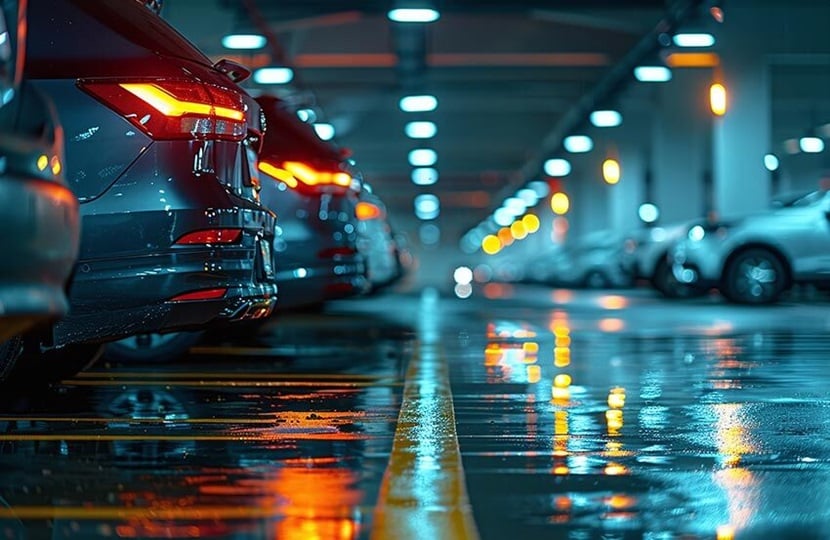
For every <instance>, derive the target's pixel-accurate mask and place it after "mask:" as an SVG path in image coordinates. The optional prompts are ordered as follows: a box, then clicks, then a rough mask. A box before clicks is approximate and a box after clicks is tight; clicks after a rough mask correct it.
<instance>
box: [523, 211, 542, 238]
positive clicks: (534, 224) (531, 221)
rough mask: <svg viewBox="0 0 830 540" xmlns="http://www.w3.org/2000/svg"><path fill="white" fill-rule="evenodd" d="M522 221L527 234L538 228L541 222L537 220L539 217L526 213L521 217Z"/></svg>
mask: <svg viewBox="0 0 830 540" xmlns="http://www.w3.org/2000/svg"><path fill="white" fill-rule="evenodd" d="M522 223H524V225H525V229H527V232H528V233H529V234H533V233H535V232H536V231H538V230H539V227H540V226H541V223H540V222H539V218H538V217H537V216H536V215H535V214H527V215H526V216H525V217H523V218H522Z"/></svg>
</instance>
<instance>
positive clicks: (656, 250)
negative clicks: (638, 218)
mask: <svg viewBox="0 0 830 540" xmlns="http://www.w3.org/2000/svg"><path fill="white" fill-rule="evenodd" d="M701 223H703V220H694V221H689V222H683V223H675V224H672V225H667V226H665V227H647V228H642V229H637V230H635V231H632V232H631V233H629V234H628V235H627V237H626V239H625V244H624V246H625V249H624V252H625V254H624V261H625V262H624V265H625V266H626V268H627V270H628V272H629V273H630V274H631V276H632V277H633V279H634V280H645V281H648V283H649V284H651V286H652V287H654V288H655V289H656V290H657V291H658V292H660V294H662V295H663V296H665V297H667V298H691V297H695V296H700V295H702V294H705V292H706V289H705V288H701V287H697V286H695V285H694V284H691V283H681V282H679V281H677V279H676V278H675V277H674V273H673V272H672V268H671V265H670V264H669V262H668V254H669V251H670V250H671V248H672V246H674V244H675V243H676V242H678V241H679V240H681V239H682V238H684V237H685V236H686V234H687V233H688V232H689V229H691V228H692V227H694V226H695V225H698V224H701Z"/></svg>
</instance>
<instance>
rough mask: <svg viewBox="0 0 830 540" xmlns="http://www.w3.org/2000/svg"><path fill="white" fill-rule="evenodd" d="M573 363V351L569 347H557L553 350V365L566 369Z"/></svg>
mask: <svg viewBox="0 0 830 540" xmlns="http://www.w3.org/2000/svg"><path fill="white" fill-rule="evenodd" d="M570 363H571V349H569V348H568V347H556V348H555V349H553V365H554V366H556V367H565V366H568V365H570Z"/></svg>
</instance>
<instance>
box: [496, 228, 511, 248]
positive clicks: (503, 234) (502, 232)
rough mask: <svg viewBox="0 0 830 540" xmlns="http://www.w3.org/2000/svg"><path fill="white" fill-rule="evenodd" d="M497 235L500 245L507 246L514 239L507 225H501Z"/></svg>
mask: <svg viewBox="0 0 830 540" xmlns="http://www.w3.org/2000/svg"><path fill="white" fill-rule="evenodd" d="M498 236H499V240H500V241H501V245H502V246H509V245H511V244H513V242H514V241H515V239H514V238H513V233H512V232H510V228H509V227H502V228H501V229H499V232H498Z"/></svg>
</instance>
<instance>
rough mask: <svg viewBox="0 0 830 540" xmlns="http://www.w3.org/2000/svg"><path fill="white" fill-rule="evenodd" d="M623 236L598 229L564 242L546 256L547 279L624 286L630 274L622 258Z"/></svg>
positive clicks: (571, 283)
mask: <svg viewBox="0 0 830 540" xmlns="http://www.w3.org/2000/svg"><path fill="white" fill-rule="evenodd" d="M623 249H624V243H623V239H622V237H621V236H620V235H619V234H616V233H614V232H613V231H598V232H595V233H591V234H589V235H587V236H585V237H583V238H581V239H579V240H576V241H574V242H572V243H568V244H566V245H565V246H564V247H563V248H562V249H560V250H559V251H558V252H557V253H556V255H554V256H553V258H552V259H551V260H550V270H551V272H550V276H549V278H548V283H549V284H550V285H553V286H555V287H586V288H589V289H604V288H609V287H628V286H630V285H631V284H632V279H631V278H632V276H631V274H630V273H629V272H628V269H627V268H626V266H625V264H624V260H623Z"/></svg>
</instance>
